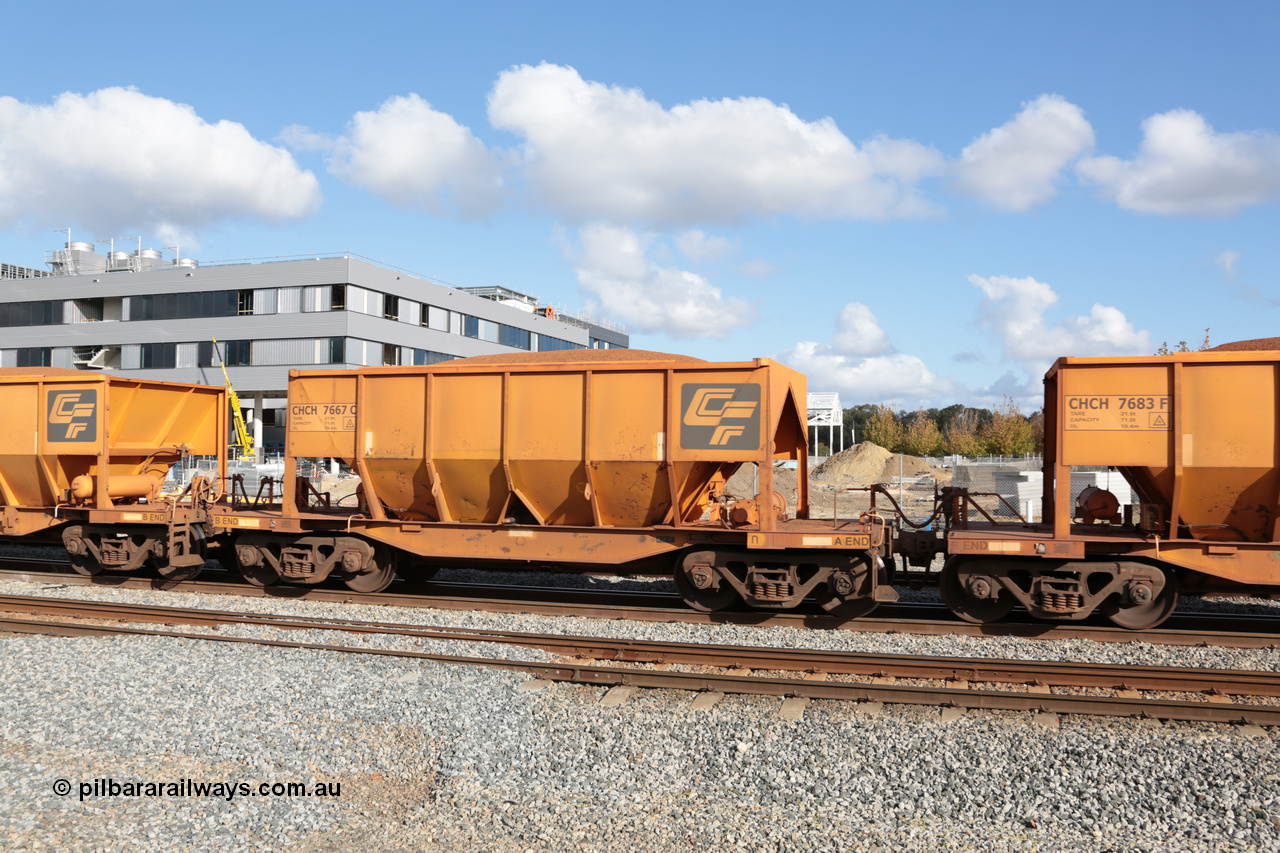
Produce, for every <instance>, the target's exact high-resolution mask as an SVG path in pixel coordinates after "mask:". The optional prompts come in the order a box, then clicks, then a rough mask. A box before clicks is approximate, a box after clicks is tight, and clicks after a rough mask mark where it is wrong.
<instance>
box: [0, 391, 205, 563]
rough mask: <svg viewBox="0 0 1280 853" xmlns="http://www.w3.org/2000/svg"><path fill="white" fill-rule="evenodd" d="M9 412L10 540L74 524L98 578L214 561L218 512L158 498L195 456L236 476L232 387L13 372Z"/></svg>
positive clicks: (2, 448)
mask: <svg viewBox="0 0 1280 853" xmlns="http://www.w3.org/2000/svg"><path fill="white" fill-rule="evenodd" d="M0 411H4V413H5V417H4V418H3V419H0V535H3V536H8V537H19V536H27V535H31V534H35V533H38V532H39V531H42V530H46V529H48V528H52V527H56V526H59V525H63V527H62V537H63V542H64V544H65V545H66V546H67V548H68V551H69V553H70V554H71V556H72V561H73V565H75V566H76V568H77V569H79V570H81V571H83V572H85V573H87V574H96V573H97V572H99V571H101V570H102V569H103V568H104V567H110V568H113V569H117V570H123V571H128V570H132V569H136V568H139V567H141V566H142V564H143V563H144V562H145V561H148V560H150V561H151V562H152V564H153V565H156V566H157V567H158V568H160V569H161V570H162V572H165V571H168V572H170V574H169V576H173V574H174V573H175V572H177V571H178V570H179V569H181V570H182V571H181V573H182V574H184V575H189V574H191V573H192V571H191V570H192V568H193V567H196V568H197V570H198V565H200V564H203V562H204V557H203V556H202V553H203V549H202V545H201V544H200V543H202V542H203V540H204V539H205V538H206V536H207V535H208V533H209V532H210V531H209V527H210V525H209V524H208V519H207V513H206V512H205V509H207V506H206V507H205V508H203V509H198V508H197V504H198V503H200V502H199V501H196V500H195V499H194V498H191V497H190V496H186V497H185V499H184V500H183V501H177V500H169V499H162V498H160V497H159V495H158V492H159V488H160V485H161V483H162V482H163V481H164V479H165V475H166V473H167V471H168V469H169V467H170V466H171V465H173V464H174V463H176V462H178V461H179V460H180V459H181V458H182V457H183V456H184V455H208V456H217V457H218V459H219V471H220V473H225V457H226V451H225V444H226V442H225V437H226V430H227V404H226V393H225V391H224V390H223V389H221V388H212V387H208V386H203V385H183V384H178V383H172V382H156V381H151V380H139V379H127V378H121V377H120V376H117V375H114V374H103V373H91V372H87V371H81V370H63V369H58V368H5V369H0ZM206 498H207V496H206ZM203 503H204V504H206V505H207V504H208V503H209V501H208V500H207V499H206V500H204V501H203ZM69 522H70V524H69Z"/></svg>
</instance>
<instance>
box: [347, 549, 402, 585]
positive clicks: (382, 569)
mask: <svg viewBox="0 0 1280 853" xmlns="http://www.w3.org/2000/svg"><path fill="white" fill-rule="evenodd" d="M369 566H370V570H369V571H367V572H361V573H360V574H358V575H352V576H351V577H349V578H347V579H346V584H347V586H348V587H349V588H351V589H353V590H355V591H356V592H382V591H383V590H384V589H386V588H387V587H389V586H391V582H392V581H393V580H395V579H396V563H395V559H394V558H392V556H391V552H390V551H388V550H387V548H386V547H385V546H383V545H376V546H374V549H373V557H372V559H370V561H369Z"/></svg>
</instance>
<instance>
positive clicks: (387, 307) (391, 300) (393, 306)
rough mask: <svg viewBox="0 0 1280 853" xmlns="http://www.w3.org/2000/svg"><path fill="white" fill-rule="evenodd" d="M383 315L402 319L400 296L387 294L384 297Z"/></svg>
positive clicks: (388, 317) (390, 318) (393, 318)
mask: <svg viewBox="0 0 1280 853" xmlns="http://www.w3.org/2000/svg"><path fill="white" fill-rule="evenodd" d="M382 316H383V317H385V318H387V319H388V320H399V319H400V297H399V296H392V295H390V294H387V295H386V296H384V297H382Z"/></svg>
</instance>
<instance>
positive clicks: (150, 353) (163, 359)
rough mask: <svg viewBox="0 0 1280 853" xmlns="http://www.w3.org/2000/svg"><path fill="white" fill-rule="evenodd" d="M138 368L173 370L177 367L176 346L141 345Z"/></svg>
mask: <svg viewBox="0 0 1280 853" xmlns="http://www.w3.org/2000/svg"><path fill="white" fill-rule="evenodd" d="M141 356H142V361H141V364H140V366H141V367H142V368H143V369H147V368H157V369H163V368H173V367H177V366H178V345H177V344H142V346H141Z"/></svg>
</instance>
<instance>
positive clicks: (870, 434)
mask: <svg viewBox="0 0 1280 853" xmlns="http://www.w3.org/2000/svg"><path fill="white" fill-rule="evenodd" d="M862 440H863V441H870V442H873V443H875V444H878V445H880V446H881V447H883V448H885V449H886V450H892V451H893V452H895V453H897V452H899V448H900V446H901V444H902V424H901V423H899V422H898V419H897V417H895V416H894V414H893V409H890V408H889V407H888V406H886V405H884V404H881V405H878V406H876V407H875V412H874V413H873V414H872V415H871V417H870V418H868V419H867V423H866V425H865V426H864V427H863V428H862Z"/></svg>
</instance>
